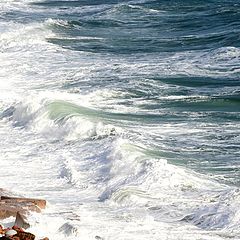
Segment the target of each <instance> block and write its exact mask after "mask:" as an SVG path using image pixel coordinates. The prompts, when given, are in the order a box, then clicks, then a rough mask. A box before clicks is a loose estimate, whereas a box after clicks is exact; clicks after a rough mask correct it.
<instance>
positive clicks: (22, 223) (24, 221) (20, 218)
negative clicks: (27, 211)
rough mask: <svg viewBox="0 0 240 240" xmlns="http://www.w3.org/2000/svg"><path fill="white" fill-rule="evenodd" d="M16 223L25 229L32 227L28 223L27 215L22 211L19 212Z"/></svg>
mask: <svg viewBox="0 0 240 240" xmlns="http://www.w3.org/2000/svg"><path fill="white" fill-rule="evenodd" d="M14 225H15V226H18V227H19V228H24V229H28V228H29V227H30V224H29V223H28V221H27V218H26V216H25V215H24V214H22V213H20V212H17V215H16V220H15V223H14Z"/></svg>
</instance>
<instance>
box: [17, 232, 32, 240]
mask: <svg viewBox="0 0 240 240" xmlns="http://www.w3.org/2000/svg"><path fill="white" fill-rule="evenodd" d="M14 237H18V238H19V239H21V240H34V239H35V235H33V234H32V233H29V232H18V233H17V234H16V235H14Z"/></svg>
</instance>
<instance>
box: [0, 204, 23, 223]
mask: <svg viewBox="0 0 240 240" xmlns="http://www.w3.org/2000/svg"><path fill="white" fill-rule="evenodd" d="M17 212H23V213H24V212H25V211H24V210H23V208H21V207H20V206H13V205H11V204H3V203H1V202H0V219H5V218H9V217H15V216H16V215H17Z"/></svg>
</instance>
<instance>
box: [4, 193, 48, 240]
mask: <svg viewBox="0 0 240 240" xmlns="http://www.w3.org/2000/svg"><path fill="white" fill-rule="evenodd" d="M6 193H7V192H6V191H5V190H4V189H1V188H0V194H2V195H1V197H0V219H5V218H8V217H11V216H13V217H16V220H15V223H14V226H13V227H12V228H10V229H3V228H2V227H1V225H0V236H1V235H2V237H0V239H15V240H33V239H35V236H34V234H32V233H28V232H25V231H24V229H27V228H29V227H30V223H29V222H28V219H27V216H28V214H29V212H31V211H33V212H41V210H42V209H44V208H45V207H46V201H45V200H43V199H35V198H19V197H13V196H8V195H6ZM14 232H15V234H14V235H12V236H10V235H8V234H13V233H14ZM42 240H48V238H44V239H42Z"/></svg>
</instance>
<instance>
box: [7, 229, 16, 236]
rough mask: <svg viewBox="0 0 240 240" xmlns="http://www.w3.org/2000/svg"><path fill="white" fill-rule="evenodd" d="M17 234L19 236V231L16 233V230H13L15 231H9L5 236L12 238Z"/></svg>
mask: <svg viewBox="0 0 240 240" xmlns="http://www.w3.org/2000/svg"><path fill="white" fill-rule="evenodd" d="M16 234H17V231H15V230H13V229H10V230H7V231H6V232H5V236H6V237H11V236H13V235H16Z"/></svg>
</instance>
